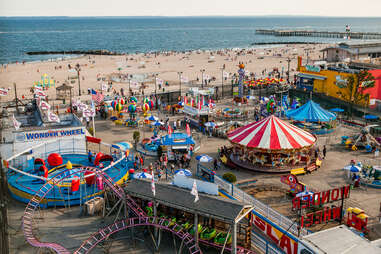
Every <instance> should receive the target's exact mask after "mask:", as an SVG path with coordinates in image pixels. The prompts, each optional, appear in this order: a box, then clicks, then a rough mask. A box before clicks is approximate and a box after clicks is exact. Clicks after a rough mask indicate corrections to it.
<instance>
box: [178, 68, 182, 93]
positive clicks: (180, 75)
mask: <svg viewBox="0 0 381 254" xmlns="http://www.w3.org/2000/svg"><path fill="white" fill-rule="evenodd" d="M177 74H179V80H180V97H181V77H182V75H183V72H182V71H179V72H177Z"/></svg>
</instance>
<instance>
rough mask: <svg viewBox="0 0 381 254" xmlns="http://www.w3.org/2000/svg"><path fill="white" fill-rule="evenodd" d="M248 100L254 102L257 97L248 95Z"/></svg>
mask: <svg viewBox="0 0 381 254" xmlns="http://www.w3.org/2000/svg"><path fill="white" fill-rule="evenodd" d="M246 98H247V99H248V100H254V99H255V96H252V95H248V96H246Z"/></svg>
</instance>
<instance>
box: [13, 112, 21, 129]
mask: <svg viewBox="0 0 381 254" xmlns="http://www.w3.org/2000/svg"><path fill="white" fill-rule="evenodd" d="M12 122H13V126H14V127H15V129H16V131H17V130H18V129H20V126H21V123H20V122H19V121H17V119H16V117H15V114H12Z"/></svg>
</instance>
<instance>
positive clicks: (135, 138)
mask: <svg viewBox="0 0 381 254" xmlns="http://www.w3.org/2000/svg"><path fill="white" fill-rule="evenodd" d="M132 137H133V139H134V141H135V145H136V144H137V143H138V142H139V139H140V132H139V131H134V134H133V135H132Z"/></svg>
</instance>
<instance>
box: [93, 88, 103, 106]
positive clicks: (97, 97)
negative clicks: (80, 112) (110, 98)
mask: <svg viewBox="0 0 381 254" xmlns="http://www.w3.org/2000/svg"><path fill="white" fill-rule="evenodd" d="M104 97H105V96H104V95H103V94H101V93H99V92H97V91H95V90H94V89H91V99H92V100H93V101H96V102H97V103H98V104H100V103H101V102H102V101H103V99H104Z"/></svg>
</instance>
